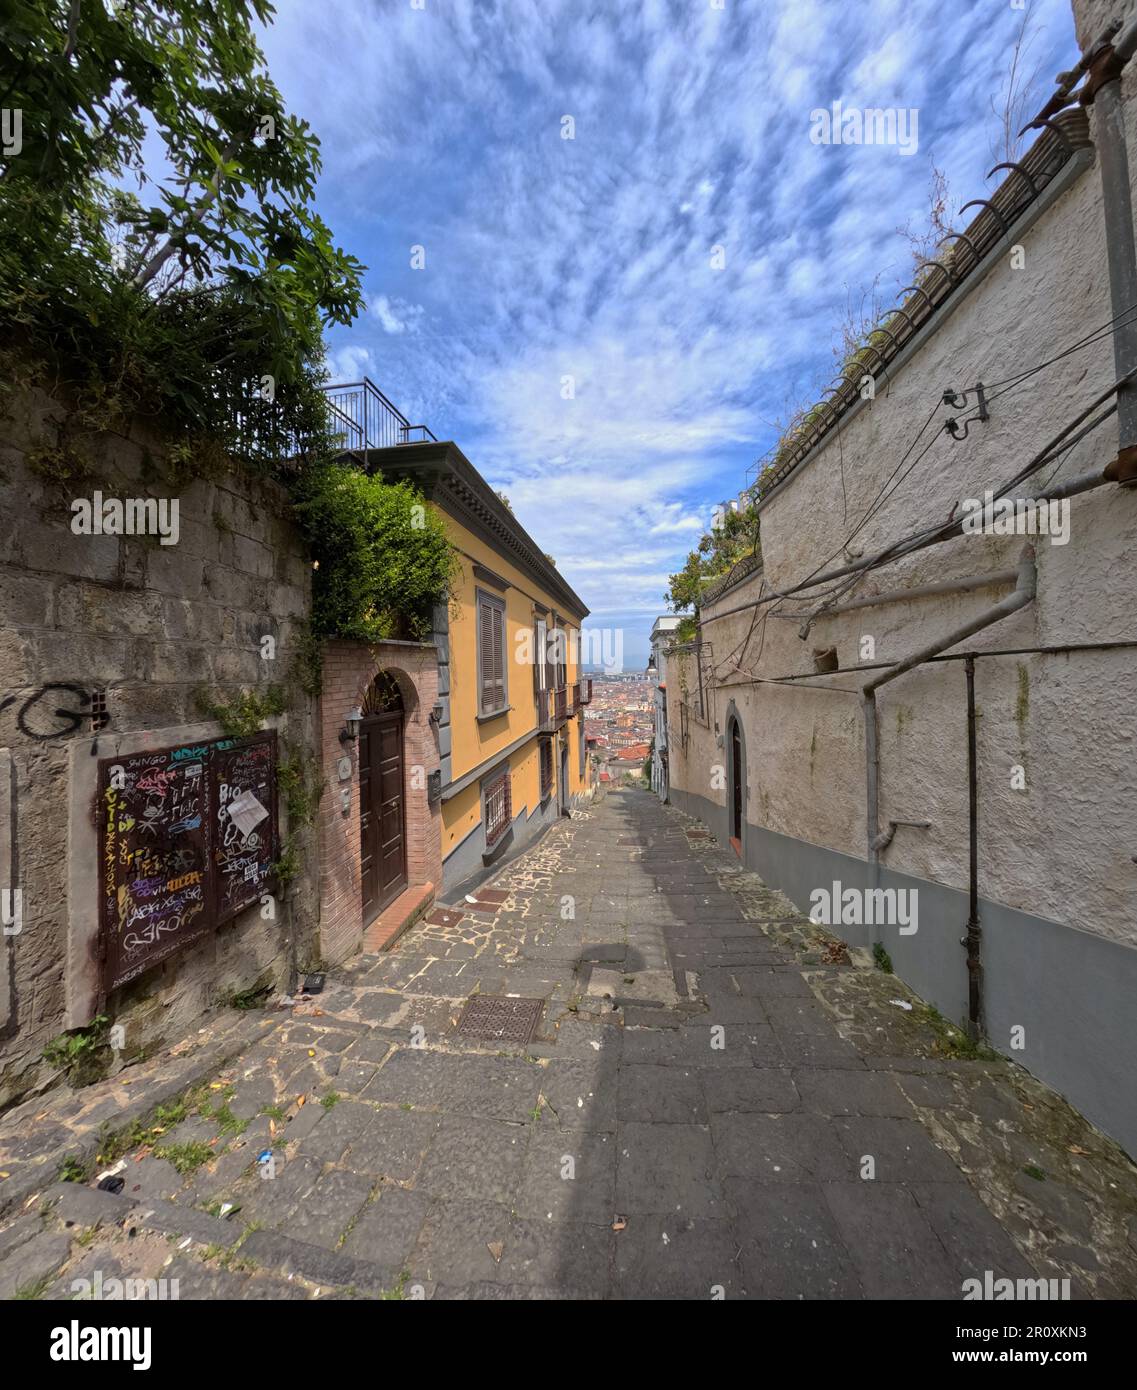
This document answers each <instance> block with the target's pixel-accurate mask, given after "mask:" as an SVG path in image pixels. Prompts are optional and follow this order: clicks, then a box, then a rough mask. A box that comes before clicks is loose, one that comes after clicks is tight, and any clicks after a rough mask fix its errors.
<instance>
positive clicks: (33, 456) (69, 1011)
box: [0, 394, 318, 1105]
mask: <svg viewBox="0 0 1137 1390" xmlns="http://www.w3.org/2000/svg"><path fill="white" fill-rule="evenodd" d="M7 408H8V410H9V412H10V414H9V415H8V417H7V418H5V419H3V420H2V421H0V620H2V621H0V876H3V877H4V879H5V881H4V882H3V883H0V888H8V887H10V886H16V887H18V888H19V890H20V892H21V894H22V897H21V903H22V924H21V930H20V932H19V934H9V935H6V936H4V937H2V938H0V1105H4V1104H5V1103H7V1102H8V1101H9V1100H11V1099H12V1097H13V1096H15V1095H17V1094H19V1093H20V1092H21V1091H23V1090H26V1089H27V1088H29V1087H31V1086H36V1085H40V1084H46V1083H47V1082H48V1081H49V1080H50V1079H51V1074H50V1070H49V1069H48V1068H46V1067H45V1066H44V1065H43V1064H42V1063H41V1062H40V1053H41V1051H42V1048H43V1046H44V1044H45V1043H46V1042H47V1041H48V1040H49V1039H50V1038H52V1037H53V1036H55V1035H57V1034H58V1033H60V1032H61V1031H62V1030H63V1029H64V1028H69V1027H78V1026H83V1025H85V1024H87V1023H88V1022H89V1021H90V1018H91V1013H92V1010H93V1001H95V1000H96V999H97V997H98V991H97V988H95V985H96V984H97V974H98V967H97V963H96V961H95V960H94V959H93V956H92V952H91V947H90V941H89V924H90V913H91V905H92V902H93V900H94V895H95V885H96V872H95V869H96V866H95V862H94V861H95V850H94V835H93V831H92V829H91V827H92V823H93V820H92V816H93V809H94V808H93V799H94V798H93V788H94V780H93V779H94V768H95V767H96V766H97V762H98V759H99V758H100V757H106V756H110V755H111V754H112V753H115V752H122V751H129V749H130V748H131V747H138V746H143V745H146V744H149V746H152V747H155V748H157V747H162V746H167V745H170V744H176V743H179V742H182V741H183V740H190V739H201V738H209V737H212V738H217V737H220V736H221V732H222V731H221V728H220V726H219V725H218V724H216V723H215V722H212V721H210V720H209V719H208V718H207V717H206V716H205V715H204V714H203V712H202V710H201V708H200V705H199V692H201V691H202V690H203V689H211V690H213V691H214V692H215V693H216V695H217V696H219V697H220V700H221V701H222V702H223V703H224V702H228V701H229V700H231V699H232V698H233V697H234V695H236V694H237V693H238V692H239V691H241V690H243V689H257V690H261V691H263V690H264V689H265V688H266V687H268V686H270V685H273V684H278V685H280V686H281V687H283V688H284V690H285V692H286V701H287V708H286V711H285V713H284V714H283V715H281V716H280V717H279V718H277V719H274V720H273V721H271V723H272V724H273V725H275V727H277V729H278V730H279V735H280V740H281V749H282V753H283V752H285V751H286V750H287V751H288V752H290V753H294V754H295V755H297V756H298V757H300V758H301V759H304V758H307V759H309V760H311V759H313V758H314V755H315V753H316V741H315V701H314V700H313V699H312V698H310V697H309V696H307V695H305V694H304V693H303V691H302V690H301V688H300V686H299V684H298V683H297V672H298V667H297V666H296V655H297V653H298V652H299V651H300V650H301V646H300V643H301V639H302V637H303V636H304V634H305V633H306V630H307V618H308V614H309V609H310V591H311V570H310V566H309V563H308V561H307V560H306V558H305V550H304V546H303V543H302V540H301V538H300V536H299V534H298V533H297V532H296V531H295V530H294V528H293V527H292V526H291V524H290V522H289V521H288V520H287V519H286V499H285V497H284V495H283V493H282V491H281V490H280V489H279V488H277V487H276V486H275V485H273V484H270V483H267V482H263V481H256V480H250V479H249V478H247V477H245V476H243V475H240V474H237V473H227V474H225V475H224V476H222V477H219V478H217V479H216V480H213V481H202V480H196V481H191V482H186V483H184V484H178V483H176V482H172V481H169V480H168V479H166V478H165V477H164V476H163V472H164V469H165V467H166V465H165V464H164V462H163V460H164V459H165V451H164V449H163V448H162V447H161V446H160V445H159V443H158V442H157V441H156V440H155V439H154V438H153V437H151V436H149V435H148V434H147V432H146V431H145V430H144V429H142V428H138V429H132V430H131V431H130V432H128V433H125V434H103V435H100V436H98V437H96V438H93V439H92V438H80V439H79V440H78V441H77V445H78V451H77V453H74V454H69V453H68V451H66V450H64V451H61V450H60V448H59V444H60V440H61V438H63V439H64V440H66V438H67V431H68V429H69V428H70V427H71V426H72V425H73V420H72V419H71V418H70V417H69V416H68V414H67V411H66V408H65V407H64V406H63V405H62V404H61V403H60V402H58V401H53V400H51V399H49V398H48V397H47V396H45V395H42V394H32V395H27V396H23V397H20V398H17V399H15V400H14V401H13V400H9V402H8V407H7ZM69 457H70V458H71V460H72V463H71V467H74V460H75V459H76V458H79V457H81V458H82V459H84V460H85V466H86V467H88V468H89V476H85V477H74V476H73V477H70V478H68V477H66V476H65V470H66V468H67V466H68V458H69ZM96 489H98V490H100V491H101V492H102V494H103V495H104V497H118V498H144V497H148V496H149V497H156V498H157V497H161V498H167V499H172V498H177V499H178V503H179V525H178V533H177V543H176V544H171V545H163V544H161V543H160V540H159V538H157V537H155V536H117V535H76V534H73V532H72V529H71V521H72V511H71V503H72V502H73V501H74V500H75V499H80V498H91V497H92V496H93V494H94V491H95V490H96ZM266 637H267V638H272V639H273V642H272V643H265V642H264V640H263V639H265V638H266ZM104 701H105V710H106V716H105V720H106V722H105V727H104V728H103V729H102V731H101V732H98V733H97V736H96V730H95V722H96V721H93V720H92V712H93V711H96V710H97V709H98V707H99V703H100V702H104ZM281 821H282V827H281V828H282V833H283V831H284V829H285V814H284V811H283V808H282V811H281ZM310 841H311V837H310V836H309V837H308V843H309V848H310ZM302 858H303V860H304V861H305V863H306V864H308V865H310V864H311V860H312V855H311V853H307V854H304V855H302ZM291 915H292V922H293V929H294V931H295V933H296V945H297V954H298V956H299V959H300V961H301V963H302V964H303V963H305V962H309V963H310V962H311V960H313V959H314V958H315V956H316V954H317V949H316V944H315V931H316V925H317V918H318V898H317V884H316V881H315V875H314V873H313V872H312V870H311V868H310V867H308V868H306V870H305V872H304V874H303V875H302V876H301V878H300V879H299V881H298V882H297V883H296V885H295V887H294V906H293V911H292V914H291ZM288 958H289V950H288V943H287V940H286V931H285V925H284V921H283V920H282V917H278V918H277V919H276V920H265V918H264V917H262V915H261V912H260V910H259V909H258V908H257V907H253V908H249V909H246V911H245V912H244V913H242V914H241V915H240V916H239V917H238V918H237V919H236V920H234V921H232V922H230V923H229V924H227V925H225V926H222V927H221V928H219V929H218V930H217V931H216V932H214V933H213V934H211V935H210V936H208V937H206V938H205V939H204V940H203V941H201V942H200V943H198V944H197V945H193V946H190V947H188V948H187V949H186V950H185V951H183V952H181V953H180V954H177V955H175V956H173V957H171V958H170V959H169V960H168V961H167V962H165V963H164V964H162V965H159V966H157V967H155V968H154V969H153V970H151V971H148V972H147V973H146V974H144V975H143V976H142V977H141V978H140V979H138V980H136V981H135V982H133V983H132V984H131V985H129V986H127V987H125V988H124V989H122V990H120V991H118V992H117V993H116V994H112V996H111V997H110V998H109V1000H107V1003H106V1007H105V1012H106V1013H107V1014H109V1015H110V1016H111V1017H112V1018H113V1019H114V1021H115V1022H117V1023H120V1024H123V1025H124V1028H125V1036H126V1044H125V1048H124V1050H123V1051H122V1053H121V1054H120V1060H121V1059H123V1058H129V1057H130V1056H132V1055H137V1053H138V1052H139V1051H140V1050H151V1049H153V1048H155V1047H156V1046H158V1045H159V1044H160V1043H161V1042H163V1041H166V1042H172V1041H174V1040H176V1039H178V1038H180V1037H182V1036H184V1035H185V1034H186V1033H187V1032H189V1031H190V1030H191V1029H192V1028H193V1026H195V1024H196V1023H197V1021H198V1020H200V1018H201V1017H202V1015H203V1014H204V1013H205V1012H206V1011H207V1010H208V1009H209V1008H210V1007H211V1005H213V1004H214V1003H215V1002H216V1001H218V1000H219V999H222V998H224V997H225V996H227V995H228V994H230V993H232V992H234V991H238V990H243V989H247V988H249V987H250V986H253V985H255V984H257V983H269V984H273V985H275V986H278V987H279V986H282V985H285V984H286V983H287V975H288Z"/></svg>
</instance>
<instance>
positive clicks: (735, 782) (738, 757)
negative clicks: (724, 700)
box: [727, 715, 746, 855]
mask: <svg viewBox="0 0 1137 1390" xmlns="http://www.w3.org/2000/svg"><path fill="white" fill-rule="evenodd" d="M727 740H728V746H729V749H730V752H729V758H728V761H729V778H728V786H729V792H730V797H729V802H728V806H727V810H728V813H729V816H730V842H731V844H732V845H733V846H734V850H735V853H736V854H738V855H741V854H742V825H743V807H744V806H745V803H746V793H745V786H746V755H745V752H744V750H743V743H742V729H741V727H740V725H739V723H738V719H737V718H736V717H735V716H734V715H731V717H730V719H729V720H728V722H727Z"/></svg>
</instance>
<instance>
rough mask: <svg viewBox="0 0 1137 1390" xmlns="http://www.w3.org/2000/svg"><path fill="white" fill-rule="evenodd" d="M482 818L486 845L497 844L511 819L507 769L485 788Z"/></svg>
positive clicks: (510, 797) (511, 811) (511, 806)
mask: <svg viewBox="0 0 1137 1390" xmlns="http://www.w3.org/2000/svg"><path fill="white" fill-rule="evenodd" d="M484 820H485V827H486V847H487V848H488V847H490V846H491V845H495V844H497V842H498V840H500V839H501V837H502V836H503V835H504V834H505V832H506V831H507V830H508V829H509V827H510V825H511V824H512V821H513V805H512V795H511V790H510V778H509V771H508V769H507V770H506V771H505V772H503V773H502V774H501V775H500V776H499V777H496V778H495V779H494V780H493V781H492V782H491V783H490V784H489V786H488V787H486V790H485V811H484Z"/></svg>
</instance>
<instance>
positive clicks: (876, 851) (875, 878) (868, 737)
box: [861, 687, 880, 947]
mask: <svg viewBox="0 0 1137 1390" xmlns="http://www.w3.org/2000/svg"><path fill="white" fill-rule="evenodd" d="M861 702H862V706H863V708H864V712H865V802H866V811H865V835H866V837H867V839H868V861H869V887H870V889H872V890H873V891H874V893H875V890H876V889H877V888H879V887H880V848H879V846H880V835H879V834H878V833H877V831H878V822H879V817H880V780H879V779H880V747H879V739H878V726H877V715H876V692H875V691H873V690H869V689H868V688H867V687H866V688H865V690H863V691H862V692H861ZM873 901H874V902H875V901H876V898H875V896H874V898H873ZM872 916H873V925H872V933H871V940H870V942H869V945H870V947H872V946H875V945H876V943H877V942H878V941H879V940H880V924H879V923H878V922H877V920H876V913H875V912H874V913H873V914H872Z"/></svg>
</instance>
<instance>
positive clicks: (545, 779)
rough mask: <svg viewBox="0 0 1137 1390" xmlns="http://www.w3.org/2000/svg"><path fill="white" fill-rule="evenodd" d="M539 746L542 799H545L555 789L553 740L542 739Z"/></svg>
mask: <svg viewBox="0 0 1137 1390" xmlns="http://www.w3.org/2000/svg"><path fill="white" fill-rule="evenodd" d="M538 747H539V748H540V752H541V800H542V801H544V799H545V798H546V797H547V796H548V795H549V793H550V792H551V791H552V790H553V740H552V739H551V738H543V739H540V740H539V743H538Z"/></svg>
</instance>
